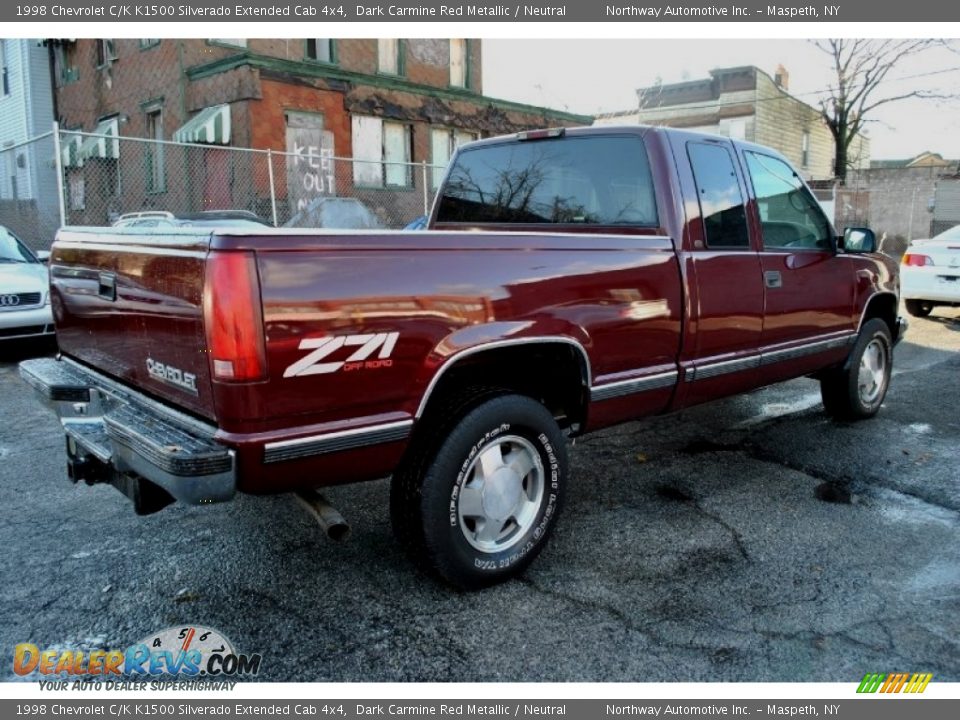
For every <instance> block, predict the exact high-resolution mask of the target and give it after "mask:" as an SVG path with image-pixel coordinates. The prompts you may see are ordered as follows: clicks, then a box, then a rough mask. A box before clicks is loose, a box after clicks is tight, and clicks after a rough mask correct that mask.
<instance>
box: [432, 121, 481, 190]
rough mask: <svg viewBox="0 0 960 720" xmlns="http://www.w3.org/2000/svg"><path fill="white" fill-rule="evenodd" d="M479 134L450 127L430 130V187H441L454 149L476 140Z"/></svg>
mask: <svg viewBox="0 0 960 720" xmlns="http://www.w3.org/2000/svg"><path fill="white" fill-rule="evenodd" d="M478 137H479V135H478V134H477V133H475V132H469V131H467V130H450V129H448V128H434V129H433V130H431V131H430V164H431V165H432V168H431V171H430V187H431V188H433V189H434V190H436V189H437V188H438V187H440V181H441V180H443V174H444V172H446V169H447V165H448V164H449V163H450V158H451V157H452V156H453V151H454V150H455V149H456V148H458V147H460V145H462V144H463V143H467V142H472V141H473V140H476V139H477V138H478Z"/></svg>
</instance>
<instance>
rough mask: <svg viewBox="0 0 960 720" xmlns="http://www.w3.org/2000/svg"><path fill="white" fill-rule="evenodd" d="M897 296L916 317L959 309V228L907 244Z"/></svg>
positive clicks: (959, 226)
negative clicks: (945, 308) (935, 310)
mask: <svg viewBox="0 0 960 720" xmlns="http://www.w3.org/2000/svg"><path fill="white" fill-rule="evenodd" d="M900 293H901V295H902V296H903V299H904V300H905V304H906V306H907V312H908V313H910V314H911V315H914V316H916V317H926V316H927V315H929V314H930V312H931V311H932V310H933V308H935V307H936V306H937V305H960V225H957V226H955V227H952V228H950V229H949V230H945V231H944V232H942V233H940V234H939V235H936V236H934V237H932V238H930V239H929V240H914V241H913V242H912V243H910V247H908V248H907V251H906V252H905V253H904V255H903V260H902V261H901V266H900Z"/></svg>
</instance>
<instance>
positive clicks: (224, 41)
mask: <svg viewBox="0 0 960 720" xmlns="http://www.w3.org/2000/svg"><path fill="white" fill-rule="evenodd" d="M231 40H239V41H241V42H231ZM207 45H216V46H217V47H222V48H230V49H231V50H243V51H246V50H248V49H249V47H250V38H207Z"/></svg>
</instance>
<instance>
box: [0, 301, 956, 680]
mask: <svg viewBox="0 0 960 720" xmlns="http://www.w3.org/2000/svg"><path fill="white" fill-rule="evenodd" d="M43 352H49V347H45V346H31V347H28V348H19V349H15V350H11V349H10V348H0V353H3V355H0V514H2V522H0V547H2V548H3V553H4V556H3V559H2V561H0V567H2V583H0V663H2V666H0V667H2V671H0V679H7V680H12V679H16V677H15V676H14V675H13V672H12V657H11V656H12V650H13V647H14V646H15V645H16V644H17V643H22V642H34V643H36V644H38V645H39V646H42V647H43V646H54V645H55V646H58V647H62V648H78V649H85V650H92V649H97V648H103V649H113V648H123V647H126V646H128V645H129V644H130V643H132V642H135V641H137V640H139V639H141V638H143V637H144V636H147V635H149V634H150V633H152V632H154V631H158V630H161V629H163V628H166V627H169V626H174V625H180V624H200V625H204V626H207V627H212V628H216V629H217V630H219V631H221V632H222V633H223V634H224V635H225V636H226V637H228V638H229V639H231V640H232V641H233V644H234V646H235V647H236V648H237V649H239V650H241V651H243V652H247V653H260V654H262V656H263V663H262V666H261V674H260V676H259V679H261V680H277V681H280V680H283V681H331V680H335V681H465V682H466V681H572V680H579V681H825V682H837V681H850V682H854V681H859V679H860V678H862V677H863V675H864V673H866V672H868V671H869V672H881V673H887V672H894V671H897V672H930V673H933V674H934V681H937V680H951V681H958V680H960V482H958V481H960V412H958V407H960V311H957V310H945V309H941V310H936V311H935V315H934V317H931V318H930V319H926V320H916V319H913V320H912V326H911V328H910V331H909V333H908V334H907V337H906V340H905V341H904V342H903V343H902V344H901V345H900V346H899V347H898V348H897V351H896V358H895V367H896V371H895V372H896V374H895V377H894V379H893V382H892V386H891V389H890V392H889V394H888V396H887V399H886V402H885V404H884V407H883V408H882V410H881V412H880V414H879V415H878V416H877V417H876V418H875V419H873V420H869V421H865V422H860V423H855V424H845V423H836V422H833V421H831V420H829V419H827V418H826V416H825V415H824V414H823V412H822V410H821V407H820V404H819V391H818V386H817V384H816V383H815V382H813V381H811V380H797V381H794V382H791V383H787V384H783V385H780V386H775V387H771V388H766V389H763V390H760V391H757V392H754V393H751V394H749V395H744V396H739V397H736V398H731V399H728V400H724V401H720V402H716V403H712V404H709V405H706V406H702V407H698V408H695V409H691V410H689V411H685V412H683V413H680V414H677V415H674V416H670V417H661V418H654V419H650V420H645V421H643V422H637V423H631V424H628V425H623V426H620V427H617V428H614V429H612V430H609V431H605V432H601V433H598V434H595V435H591V436H588V437H586V438H582V439H580V440H578V441H577V442H576V444H575V446H574V447H573V448H572V450H571V458H572V463H573V471H574V472H573V479H572V481H571V484H570V486H569V487H568V497H567V504H566V506H565V508H564V513H563V515H562V517H561V518H560V522H559V525H558V527H557V531H556V533H555V535H554V537H553V539H552V540H551V543H550V545H549V546H548V547H547V549H546V550H545V551H544V553H543V554H542V555H541V556H540V558H539V559H538V560H537V562H535V563H534V565H533V566H532V567H531V568H530V569H529V570H528V571H527V572H526V574H525V575H524V576H523V577H522V578H521V579H519V580H516V581H512V582H509V583H507V584H505V585H502V586H499V587H496V588H493V589H490V590H486V591H483V592H479V593H471V594H464V593H459V592H455V591H452V590H450V589H448V588H447V587H445V586H443V585H440V584H438V583H437V582H435V581H433V580H431V579H430V578H427V577H424V576H423V575H421V574H419V573H417V572H416V571H415V570H414V569H413V568H412V567H411V565H410V564H409V563H408V561H407V560H406V559H405V557H404V556H403V554H402V553H401V552H400V550H399V549H398V548H397V546H396V545H395V543H394V541H393V539H392V536H391V532H390V522H389V517H388V502H387V500H388V492H389V486H388V483H387V481H378V482H374V483H367V484H364V485H356V486H345V487H339V488H333V489H331V490H329V491H328V492H327V493H326V494H327V496H328V497H329V498H330V499H331V501H332V502H333V503H334V504H336V505H337V506H338V507H339V508H340V509H341V510H342V512H343V514H344V515H345V516H346V517H347V519H348V520H349V521H350V522H351V524H352V525H353V536H352V537H351V538H350V539H349V540H348V541H347V542H345V543H342V544H334V543H332V542H330V541H329V540H327V539H326V538H325V537H324V536H323V535H322V533H321V532H320V530H319V529H318V527H317V526H316V524H315V522H314V521H313V520H312V519H311V518H310V517H309V516H308V515H307V514H306V513H305V512H304V511H303V510H302V509H301V508H300V506H299V505H298V504H297V503H296V502H295V501H294V500H293V499H292V498H290V497H286V496H280V497H270V498H255V497H241V498H240V499H239V500H238V501H236V502H233V503H229V504H224V505H218V506H211V507H182V506H173V507H171V508H168V509H166V510H164V511H163V512H161V513H158V514H156V515H152V516H149V517H145V518H140V517H137V516H136V515H134V514H133V511H132V509H131V507H130V505H129V504H128V503H127V501H126V500H125V499H124V498H123V497H122V496H121V495H120V494H119V493H117V491H116V490H114V489H112V488H110V487H107V486H97V487H92V488H91V487H87V486H84V485H80V486H74V485H71V484H70V483H69V482H68V481H67V479H66V472H65V466H64V462H65V459H64V452H63V435H62V432H61V430H60V427H59V424H58V422H57V420H56V419H55V417H54V416H53V414H52V413H51V412H50V411H49V410H47V409H46V408H44V407H43V406H42V405H41V404H40V403H39V402H38V400H37V399H36V398H35V396H34V393H33V391H32V390H31V389H30V388H28V387H27V386H26V385H24V384H23V383H22V382H21V381H20V379H19V377H18V375H17V371H16V360H18V359H21V358H23V357H27V356H31V355H35V354H40V353H43Z"/></svg>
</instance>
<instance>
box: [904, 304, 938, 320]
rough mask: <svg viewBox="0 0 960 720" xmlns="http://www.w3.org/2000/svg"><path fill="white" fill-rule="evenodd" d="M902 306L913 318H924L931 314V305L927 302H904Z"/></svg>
mask: <svg viewBox="0 0 960 720" xmlns="http://www.w3.org/2000/svg"><path fill="white" fill-rule="evenodd" d="M903 304H904V305H906V306H907V312H908V313H910V314H911V315H913V316H914V317H926V316H927V315H929V314H930V313H931V312H933V303H932V302H930V301H929V300H904V303H903Z"/></svg>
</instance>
